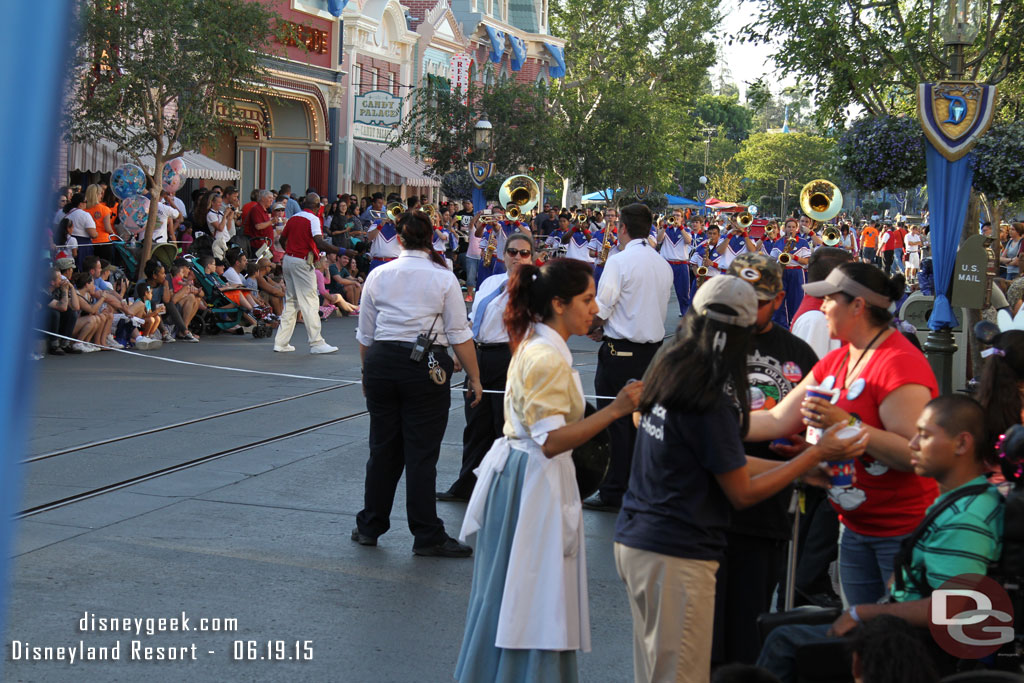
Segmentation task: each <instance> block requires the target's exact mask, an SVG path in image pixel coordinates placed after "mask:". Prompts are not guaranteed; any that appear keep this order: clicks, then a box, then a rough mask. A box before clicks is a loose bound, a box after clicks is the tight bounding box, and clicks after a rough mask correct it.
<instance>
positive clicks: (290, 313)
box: [274, 254, 326, 346]
mask: <svg viewBox="0 0 1024 683" xmlns="http://www.w3.org/2000/svg"><path fill="white" fill-rule="evenodd" d="M281 266H282V268H283V270H284V284H285V297H284V312H283V313H282V314H281V326H280V327H278V328H277V336H276V337H274V346H287V345H288V342H290V341H291V339H292V332H294V331H295V321H296V319H297V318H298V314H299V311H302V322H303V323H304V324H305V325H306V335H307V336H308V337H309V345H310V346H316V345H317V344H324V343H326V342H324V338H323V337H321V336H320V297H319V296H318V295H317V291H316V273H315V272H314V270H313V266H311V265H309V264H308V263H307V262H306V260H305V259H301V258H295V257H294V256H288V255H287V254H286V255H285V257H284V259H283V260H282V261H281Z"/></svg>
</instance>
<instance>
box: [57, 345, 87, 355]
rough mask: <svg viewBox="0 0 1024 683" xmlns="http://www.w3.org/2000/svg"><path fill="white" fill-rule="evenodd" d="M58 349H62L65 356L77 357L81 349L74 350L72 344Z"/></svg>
mask: <svg viewBox="0 0 1024 683" xmlns="http://www.w3.org/2000/svg"><path fill="white" fill-rule="evenodd" d="M60 348H62V349H64V353H65V354H67V353H70V354H74V355H76V356H77V355H78V354H80V353H82V349H76V348H75V346H74V344H68V345H67V346H62V347H60Z"/></svg>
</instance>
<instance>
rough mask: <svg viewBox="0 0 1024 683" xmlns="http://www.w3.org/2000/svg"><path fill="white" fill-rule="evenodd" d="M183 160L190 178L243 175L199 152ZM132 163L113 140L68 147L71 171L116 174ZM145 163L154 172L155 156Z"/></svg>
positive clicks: (79, 143) (189, 153) (148, 157)
mask: <svg viewBox="0 0 1024 683" xmlns="http://www.w3.org/2000/svg"><path fill="white" fill-rule="evenodd" d="M182 160H183V161H184V162H185V177H186V178H205V179H207V180H237V179H238V178H239V176H240V175H241V174H239V172H238V171H236V170H235V169H233V168H231V167H229V166H225V165H224V164H222V163H220V162H219V161H215V160H213V159H211V158H210V157H208V156H206V155H205V154H200V153H199V152H185V154H183V155H182ZM130 163H133V162H132V160H131V159H129V158H128V156H127V155H125V154H122V153H120V152H118V151H117V146H116V145H115V144H114V143H113V142H110V141H109V140H99V141H96V142H72V143H70V144H68V171H91V172H94V173H112V172H113V170H114V169H115V168H117V167H118V166H120V165H122V164H130ZM142 163H143V164H144V165H145V166H146V171H148V172H149V173H153V155H151V154H146V155H143V156H142Z"/></svg>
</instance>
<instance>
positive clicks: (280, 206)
mask: <svg viewBox="0 0 1024 683" xmlns="http://www.w3.org/2000/svg"><path fill="white" fill-rule="evenodd" d="M270 210H271V211H284V210H285V205H284V204H282V203H281V202H278V203H276V204H274V205H273V206H272V207H270Z"/></svg>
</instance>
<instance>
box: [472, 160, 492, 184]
mask: <svg viewBox="0 0 1024 683" xmlns="http://www.w3.org/2000/svg"><path fill="white" fill-rule="evenodd" d="M492 175H494V164H493V163H490V162H486V161H471V162H469V176H470V177H471V178H472V179H473V184H474V185H476V186H477V187H483V186H484V183H485V182H486V181H487V179H488V178H490V177H491V176H492Z"/></svg>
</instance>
